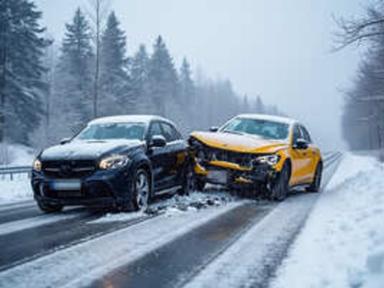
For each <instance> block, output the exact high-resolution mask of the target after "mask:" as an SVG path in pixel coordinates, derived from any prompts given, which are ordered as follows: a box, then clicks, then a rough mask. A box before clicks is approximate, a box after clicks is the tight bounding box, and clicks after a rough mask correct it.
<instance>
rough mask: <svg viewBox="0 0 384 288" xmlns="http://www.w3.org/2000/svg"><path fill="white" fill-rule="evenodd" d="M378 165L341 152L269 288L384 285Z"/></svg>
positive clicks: (383, 192)
mask: <svg viewBox="0 0 384 288" xmlns="http://www.w3.org/2000/svg"><path fill="white" fill-rule="evenodd" d="M383 219H384V165H383V164H381V163H379V162H378V161H377V160H375V159H374V158H371V157H363V156H355V155H352V154H347V155H346V156H345V157H344V159H343V161H342V163H341V165H340V167H339V169H338V171H337V173H336V175H335V176H334V180H332V181H331V183H330V185H329V186H328V190H327V191H326V192H324V193H323V194H322V195H321V198H320V199H319V201H318V203H317V204H316V206H315V209H314V210H313V213H312V214H311V216H310V217H309V219H308V221H307V223H306V225H305V229H303V231H302V233H301V234H300V235H299V237H298V238H297V241H296V242H295V243H294V245H293V246H292V248H291V251H290V252H289V256H288V257H287V259H286V260H285V261H284V262H283V265H282V266H281V268H280V269H279V271H278V272H277V278H276V279H275V280H274V281H273V282H272V285H271V287H273V288H282V287H284V288H285V287H295V288H301V287H303V288H307V287H311V288H317V287H318V288H324V287H332V288H347V287H363V288H382V287H384V286H383V285H384V284H383V283H384V221H383Z"/></svg>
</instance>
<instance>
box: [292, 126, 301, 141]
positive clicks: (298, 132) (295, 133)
mask: <svg viewBox="0 0 384 288" xmlns="http://www.w3.org/2000/svg"><path fill="white" fill-rule="evenodd" d="M302 137H303V136H302V135H301V130H300V128H299V126H297V125H296V126H295V127H294V128H293V143H295V142H296V141H297V139H300V138H302Z"/></svg>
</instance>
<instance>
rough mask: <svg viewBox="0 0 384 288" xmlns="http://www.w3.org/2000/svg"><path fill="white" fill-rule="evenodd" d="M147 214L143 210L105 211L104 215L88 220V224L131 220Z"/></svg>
mask: <svg viewBox="0 0 384 288" xmlns="http://www.w3.org/2000/svg"><path fill="white" fill-rule="evenodd" d="M147 216H148V215H147V214H146V213H144V212H131V213H116V214H115V213H107V214H106V215H105V216H103V217H101V218H99V219H96V220H93V221H90V222H88V224H103V223H110V222H126V221H131V220H136V219H140V218H143V217H147Z"/></svg>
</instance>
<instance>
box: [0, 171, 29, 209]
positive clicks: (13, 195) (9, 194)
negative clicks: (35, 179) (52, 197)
mask: <svg viewBox="0 0 384 288" xmlns="http://www.w3.org/2000/svg"><path fill="white" fill-rule="evenodd" d="M32 199H33V193H32V188H31V184H30V180H29V178H28V177H27V175H20V176H15V178H14V180H13V181H11V180H10V179H9V177H8V176H6V179H2V178H1V177H0V205H1V204H7V203H11V202H17V201H23V200H32Z"/></svg>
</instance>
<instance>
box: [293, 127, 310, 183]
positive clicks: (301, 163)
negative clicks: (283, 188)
mask: <svg viewBox="0 0 384 288" xmlns="http://www.w3.org/2000/svg"><path fill="white" fill-rule="evenodd" d="M300 139H302V133H301V130H300V127H299V125H295V126H294V127H293V132H292V140H291V147H290V150H291V151H290V155H291V162H292V173H291V181H290V185H291V186H294V185H298V184H302V183H304V182H305V179H306V178H307V177H308V166H309V163H308V160H309V158H308V149H302V148H301V147H298V146H297V143H298V141H299V140H300Z"/></svg>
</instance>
